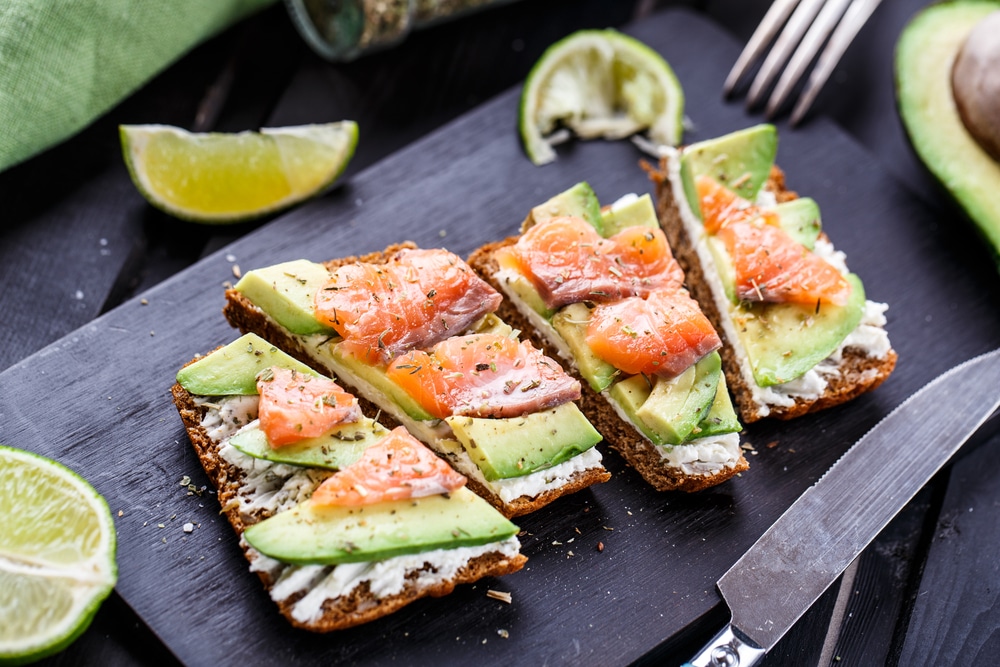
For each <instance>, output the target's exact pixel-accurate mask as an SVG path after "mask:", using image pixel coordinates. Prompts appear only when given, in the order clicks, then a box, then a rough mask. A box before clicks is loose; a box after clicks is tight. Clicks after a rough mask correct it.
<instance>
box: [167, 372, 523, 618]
mask: <svg viewBox="0 0 1000 667" xmlns="http://www.w3.org/2000/svg"><path fill="white" fill-rule="evenodd" d="M171 394H172V396H173V400H174V404H175V405H176V407H177V411H178V413H179V414H180V417H181V421H182V422H183V423H184V427H185V429H186V430H187V433H188V437H189V439H190V440H191V445H192V447H193V448H194V450H195V453H196V454H197V456H198V460H199V461H200V462H201V465H202V468H204V470H205V473H206V475H208V478H209V480H210V481H211V482H212V484H213V486H215V488H216V492H217V495H218V498H219V504H220V505H221V507H222V514H224V515H225V516H226V519H227V520H228V521H229V523H230V525H231V526H232V527H233V530H234V531H235V532H236V535H237V536H240V537H242V535H243V531H244V530H246V528H247V527H249V526H250V525H253V524H254V523H256V522H258V521H263V520H264V519H266V518H268V516H270V515H271V514H270V513H269V512H268V511H266V510H258V511H253V512H250V513H243V512H241V511H240V502H239V496H240V493H241V491H243V490H244V489H245V482H246V473H245V472H244V471H243V470H242V469H241V468H239V467H237V466H234V465H232V464H230V463H229V462H227V461H226V460H225V459H223V458H222V457H221V456H220V454H219V451H220V445H221V444H222V443H221V442H219V441H216V440H213V439H212V438H211V437H210V435H209V434H208V432H207V431H206V429H205V428H204V427H203V426H202V420H203V418H204V416H205V414H206V412H207V411H208V409H209V408H208V407H206V406H205V405H199V404H198V402H196V401H195V397H194V396H192V395H191V394H190V393H189V392H188V391H187V390H185V389H184V388H183V387H181V386H180V385H179V384H175V385H174V386H173V387H172V388H171ZM240 547H241V548H242V549H243V552H244V555H245V556H246V557H247V560H248V561H249V562H250V563H251V566H252V569H254V570H255V571H256V573H257V575H258V576H259V578H260V580H261V582H262V583H263V584H264V587H265V588H266V589H267V590H268V592H269V593H270V592H271V590H272V589H273V588H274V586H275V584H276V583H277V581H278V576H279V574H280V573H281V572H282V571H283V570H284V569H285V568H286V567H293V566H284V565H281V564H277V565H276V567H269V568H256V567H253V564H254V563H255V561H257V560H258V559H259V558H261V556H260V555H259V554H258V553H257V552H256V551H254V550H253V549H252V548H250V547H249V545H247V543H246V542H245V541H244V540H242V539H240ZM526 562H527V558H526V557H525V556H524V555H522V554H520V553H518V554H516V555H514V556H513V557H511V556H508V555H506V554H504V553H503V552H502V551H490V552H486V553H483V554H481V555H479V556H476V557H474V558H471V559H469V560H468V561H467V562H466V563H464V564H463V565H462V566H461V567H460V568H459V569H458V570H457V571H456V572H455V573H454V575H453V576H451V577H450V578H447V579H444V580H440V581H437V582H433V583H430V584H427V583H421V582H420V581H419V579H418V577H419V576H420V574H421V572H423V571H425V570H428V569H431V567H432V566H431V565H430V564H428V563H424V564H423V565H422V566H421V567H418V568H414V569H410V570H408V571H407V572H406V575H405V584H404V586H403V588H402V589H401V590H400V591H399V592H397V593H394V594H391V595H386V596H382V597H379V596H376V595H375V594H373V593H372V591H371V589H370V586H369V582H367V581H365V582H362V583H361V584H360V585H358V586H356V587H354V588H353V589H351V590H350V591H349V592H347V593H346V594H344V595H341V596H339V597H336V598H329V599H326V600H325V601H324V602H323V603H322V606H321V613H320V614H319V615H318V616H317V617H316V618H313V619H309V620H306V621H302V620H299V619H297V618H295V616H294V615H293V612H294V607H295V603H296V602H298V601H299V600H300V599H301V598H302V597H304V596H305V595H306V592H307V590H302V591H298V592H296V593H294V594H292V595H291V596H289V597H287V598H285V599H282V600H280V601H276V604H277V607H278V610H279V611H280V612H281V614H282V615H283V616H284V617H285V618H286V619H288V621H289V622H290V623H291V624H292V625H293V626H295V627H298V628H302V629H304V630H310V631H313V632H329V631H332V630H341V629H345V628H350V627H353V626H356V625H360V624H362V623H367V622H369V621H373V620H375V619H377V618H381V617H382V616H386V615H388V614H391V613H392V612H394V611H396V610H397V609H399V608H401V607H403V606H405V605H407V604H409V603H411V602H413V601H414V600H418V599H420V598H423V597H440V596H443V595H447V594H448V593H451V592H452V590H454V588H455V586H457V585H459V584H467V583H473V582H476V581H478V580H480V579H482V578H484V577H497V576H502V575H505V574H511V573H513V572H517V571H518V570H520V569H521V568H522V567H523V566H524V564H525V563H526Z"/></svg>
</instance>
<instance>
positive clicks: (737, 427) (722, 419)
mask: <svg viewBox="0 0 1000 667" xmlns="http://www.w3.org/2000/svg"><path fill="white" fill-rule="evenodd" d="M715 392H716V393H715V400H714V401H712V405H711V407H710V408H709V410H708V414H707V415H705V418H704V419H702V420H701V422H699V423H698V427H697V428H696V429H695V430H694V431H693V432H692V433H691V437H692V438H707V437H709V436H715V435H724V434H726V433H737V432H739V431H742V430H743V425H742V424H740V420H739V417H737V416H736V410H734V409H733V400H732V398H730V396H729V388H728V387H727V385H726V376H725V374H721V375H720V376H719V384H718V386H717V387H716V389H715Z"/></svg>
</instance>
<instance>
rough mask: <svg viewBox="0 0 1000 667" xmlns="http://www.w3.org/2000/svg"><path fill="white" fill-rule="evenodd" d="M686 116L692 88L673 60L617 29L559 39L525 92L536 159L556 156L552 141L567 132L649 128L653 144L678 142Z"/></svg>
mask: <svg viewBox="0 0 1000 667" xmlns="http://www.w3.org/2000/svg"><path fill="white" fill-rule="evenodd" d="M683 120H684V92H683V89H682V88H681V85H680V82H679V80H678V79H677V76H676V75H675V74H674V72H673V70H672V69H671V67H670V65H669V64H667V62H666V61H665V60H664V59H663V57H662V56H660V54H658V53H657V52H656V51H654V50H653V49H651V48H650V47H649V46H647V45H646V44H643V43H642V42H640V41H639V40H637V39H635V38H633V37H629V36H628V35H624V34H622V33H620V32H618V31H616V30H581V31H578V32H575V33H573V34H571V35H569V36H568V37H565V38H563V39H561V40H560V41H558V42H556V43H555V44H553V45H552V46H550V47H549V48H548V49H546V51H545V52H544V53H543V54H542V56H541V58H539V59H538V62H536V63H535V65H534V67H532V69H531V72H529V74H528V77H527V79H526V80H525V83H524V87H523V89H522V92H521V101H520V110H519V129H520V133H521V139H522V141H523V143H524V147H525V151H526V152H527V154H528V157H529V158H530V159H531V161H532V162H534V163H535V164H536V165H541V164H546V163H548V162H551V161H553V160H555V158H556V153H555V150H553V148H552V146H553V145H554V144H555V143H558V142H560V141H562V140H564V139H565V138H567V136H568V134H569V132H568V131H567V130H569V131H572V133H573V134H575V135H577V136H578V137H580V138H583V139H592V138H598V137H600V138H605V139H620V138H624V137H627V136H630V135H632V134H635V133H636V132H640V131H642V130H648V133H649V138H650V139H651V140H652V141H653V142H655V143H657V144H667V145H671V146H673V145H677V144H678V143H679V142H680V140H681V136H682V134H683V129H684V128H683ZM560 127H561V128H562V130H560Z"/></svg>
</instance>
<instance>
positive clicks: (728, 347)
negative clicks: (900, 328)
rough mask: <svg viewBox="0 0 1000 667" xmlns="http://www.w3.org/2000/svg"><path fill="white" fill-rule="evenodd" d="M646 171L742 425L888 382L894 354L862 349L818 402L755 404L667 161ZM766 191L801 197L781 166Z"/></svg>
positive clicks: (846, 360) (848, 358) (846, 359)
mask: <svg viewBox="0 0 1000 667" xmlns="http://www.w3.org/2000/svg"><path fill="white" fill-rule="evenodd" d="M644 167H645V168H646V171H647V172H648V173H649V176H650V178H651V179H652V181H653V183H654V184H655V188H656V195H655V198H656V212H657V215H658V216H659V218H660V225H661V226H662V227H663V231H664V232H665V233H666V235H667V241H668V242H669V243H670V247H671V248H672V249H673V252H674V257H675V258H676V259H677V261H678V263H680V265H681V268H682V269H683V270H684V275H685V276H686V278H687V286H688V289H689V290H690V292H691V295H692V296H693V297H694V298H695V299H696V300H697V301H698V303H699V304H700V305H701V308H702V311H703V312H704V313H705V315H707V316H708V318H709V319H710V320H711V321H712V324H713V326H715V329H716V331H718V332H719V336H720V337H721V338H722V343H723V345H722V350H720V353H721V354H722V367H723V371H724V372H725V374H726V383H727V384H728V385H729V391H730V392H731V393H732V395H733V400H734V402H735V403H736V407H737V409H738V410H739V413H740V419H741V420H742V421H743V422H744V423H751V422H755V421H757V420H759V419H763V418H764V417H774V418H777V419H793V418H795V417H799V416H801V415H804V414H807V413H809V412H816V411H818V410H823V409H826V408H829V407H833V406H835V405H840V404H841V403H846V402H847V401H850V400H851V399H853V398H856V397H857V396H860V395H861V394H864V393H866V392H869V391H872V390H873V389H875V388H876V387H878V386H879V385H880V384H882V382H884V381H885V379H886V378H887V377H889V374H890V373H892V370H893V369H894V368H895V366H896V358H897V355H896V352H895V350H892V349H890V350H889V352H888V353H887V354H886V355H885V356H884V357H873V356H868V354H867V353H866V352H865V351H864V350H863V349H860V348H856V347H848V348H846V349H845V350H844V353H843V358H842V361H841V363H840V364H839V366H838V368H837V371H838V373H837V374H836V375H833V376H830V377H828V378H827V386H826V389H825V390H824V391H823V393H822V394H821V395H820V396H818V397H817V398H815V399H807V398H804V397H796V398H795V399H794V404H793V405H791V406H788V407H784V406H776V405H763V404H761V403H758V402H757V401H756V400H755V399H754V396H753V392H752V391H751V387H750V385H749V384H748V381H747V379H746V378H744V376H743V374H742V373H741V372H740V363H739V359H738V358H737V353H736V350H735V349H734V347H733V345H732V342H731V341H730V340H728V337H727V336H726V333H725V330H724V327H723V326H722V320H723V318H724V317H727V316H726V315H725V314H724V313H721V312H720V311H719V309H718V307H717V306H716V299H715V295H714V294H713V291H712V287H711V285H710V284H709V282H708V281H707V280H706V279H705V269H704V267H702V264H701V260H700V259H699V257H698V251H697V249H696V248H695V246H694V243H692V241H691V238H690V236H689V235H688V233H687V230H686V229H685V227H684V222H683V219H682V218H681V214H680V210H679V209H678V207H677V203H676V201H675V200H674V193H673V188H672V187H671V183H670V180H669V178H668V175H667V174H668V171H667V163H666V158H664V159H663V160H662V161H661V163H660V166H659V168H658V169H657V168H654V167H651V166H649V165H644ZM764 188H765V189H767V190H769V191H771V192H772V193H773V194H774V196H775V198H776V199H777V201H778V202H785V201H791V200H793V199H796V198H797V197H798V194H797V193H795V192H794V191H791V190H789V189H788V188H787V187H786V186H785V174H784V172H783V171H782V170H781V169H780V168H778V167H777V166H775V167H773V168H772V169H771V174H770V176H769V178H768V181H767V183H766V184H765V186H764Z"/></svg>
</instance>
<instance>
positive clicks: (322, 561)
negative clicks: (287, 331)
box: [172, 334, 527, 632]
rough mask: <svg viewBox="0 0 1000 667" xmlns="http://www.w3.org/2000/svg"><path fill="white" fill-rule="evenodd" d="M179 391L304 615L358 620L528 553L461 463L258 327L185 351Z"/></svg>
mask: <svg viewBox="0 0 1000 667" xmlns="http://www.w3.org/2000/svg"><path fill="white" fill-rule="evenodd" d="M172 393H173V397H174V403H175V404H176V406H177V409H178V411H179V412H180V415H181V418H182V420H183V422H184V425H185V427H186V429H187V432H188V434H189V436H190V439H191V443H192V445H193V446H194V449H195V451H196V452H197V454H198V458H199V459H200V461H201V464H202V466H203V467H204V469H205V472H206V473H207V474H208V477H209V479H210V480H211V481H212V483H213V484H214V485H215V487H216V489H217V492H218V497H219V502H220V504H221V505H222V511H223V513H225V515H226V517H227V518H228V519H229V522H230V523H231V524H232V526H233V529H234V530H235V531H236V533H237V534H238V535H240V536H241V539H240V544H241V546H242V547H243V549H244V551H245V553H246V556H247V559H248V560H249V561H250V569H251V570H252V571H254V572H256V573H257V574H258V575H259V576H260V578H261V580H262V581H263V582H264V585H265V586H266V587H267V589H268V592H269V593H270V595H271V598H272V599H274V601H275V602H276V603H277V605H278V607H279V609H280V611H281V613H282V614H283V615H284V616H285V617H286V618H288V620H289V621H290V622H291V623H292V624H293V625H295V626H297V627H301V628H305V629H307V630H313V631H317V632H325V631H328V630H338V629H342V628H348V627H351V626H354V625H358V624H360V623H365V622H367V621H371V620H374V619H376V618H380V617H382V616H385V615H386V614H389V613H391V612H393V611H395V610H396V609H399V608H400V607H402V606H404V605H406V604H408V603H410V602H412V601H414V600H416V599H419V598H421V597H426V596H440V595H445V594H447V593H450V592H451V591H452V590H453V589H454V587H455V586H456V585H458V584H462V583H471V582H474V581H477V580H479V579H481V578H483V577H488V576H499V575H503V574H508V573H511V572H516V571H517V570H519V569H521V567H523V565H524V563H525V561H526V560H527V559H526V558H525V557H524V556H523V555H521V554H520V543H519V542H518V539H517V533H518V528H517V526H515V525H514V524H512V523H511V522H510V521H509V520H508V519H507V518H505V517H504V516H502V515H501V514H500V513H499V512H498V511H497V510H496V509H494V508H493V507H492V506H491V505H490V504H489V503H487V502H486V501H484V500H483V499H482V498H480V497H478V496H477V495H475V494H473V493H472V492H470V491H468V490H467V489H465V488H464V485H465V478H464V477H463V476H462V475H460V474H458V473H457V472H455V471H454V470H452V469H451V468H450V467H449V466H448V465H447V464H446V463H445V462H444V461H443V460H442V459H440V458H439V457H437V456H435V455H434V454H433V453H432V452H431V451H430V450H428V449H427V448H426V447H425V446H424V445H423V444H422V443H420V442H419V441H418V440H416V439H415V438H414V437H413V436H411V435H410V434H408V433H407V432H406V430H405V429H403V428H402V427H397V428H396V429H394V430H392V431H389V430H387V429H386V428H385V427H383V426H381V425H380V424H379V423H378V422H376V421H373V420H372V419H369V418H367V417H365V416H364V415H363V414H362V412H361V409H360V407H359V405H358V401H357V399H356V398H355V397H354V396H352V395H351V394H349V393H348V392H346V391H344V390H343V389H342V388H341V387H340V386H338V385H337V384H336V383H335V382H334V381H332V380H330V379H328V378H326V377H324V376H322V375H320V374H319V373H317V372H316V371H314V370H312V369H311V368H309V367H308V366H306V365H304V364H302V363H300V362H299V361H297V360H295V359H293V358H292V357H290V356H288V355H287V354H285V353H284V352H282V351H281V350H279V349H278V348H276V347H274V346H273V345H271V344H270V343H268V342H267V341H264V340H263V339H261V338H259V337H258V336H256V335H254V334H247V335H245V336H243V337H241V338H239V339H238V340H236V341H235V342H233V343H230V344H229V345H227V346H225V347H222V348H219V349H218V350H216V351H214V352H212V353H211V354H208V355H206V356H204V357H201V358H197V359H196V360H194V361H192V362H191V363H189V364H188V365H186V366H185V367H184V368H182V369H181V370H180V372H179V373H178V374H177V384H175V385H174V387H173V389H172Z"/></svg>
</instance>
